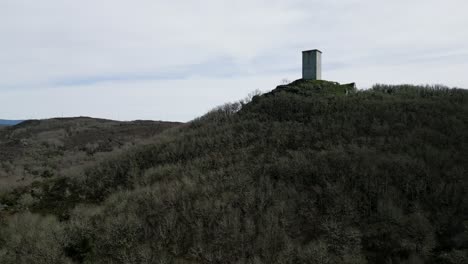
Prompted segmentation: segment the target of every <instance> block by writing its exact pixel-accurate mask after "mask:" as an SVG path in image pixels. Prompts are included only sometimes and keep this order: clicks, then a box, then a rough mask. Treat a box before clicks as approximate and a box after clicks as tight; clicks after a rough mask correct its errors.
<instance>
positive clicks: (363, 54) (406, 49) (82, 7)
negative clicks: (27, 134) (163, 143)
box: [0, 0, 468, 121]
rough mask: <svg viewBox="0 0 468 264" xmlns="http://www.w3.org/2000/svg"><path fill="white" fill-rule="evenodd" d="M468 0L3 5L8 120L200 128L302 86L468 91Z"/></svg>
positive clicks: (0, 108) (32, 0) (2, 105)
mask: <svg viewBox="0 0 468 264" xmlns="http://www.w3.org/2000/svg"><path fill="white" fill-rule="evenodd" d="M467 10H468V1H467V0H392V1H388V0H326V1H325V0H320V1H318V0H235V1H232V0H230V1H227V0H197V1H195V0H171V1H162V0H79V1H76V0H41V1H38V0H0V72H1V74H0V76H1V78H0V118H9V119H26V118H27V119H29V118H50V117H60V116H92V117H102V118H110V119H119V120H134V119H153V120H174V121H188V120H191V119H193V118H195V117H197V116H199V115H202V114H204V113H205V112H206V111H208V110H210V109H211V108H213V107H214V106H217V105H220V104H223V103H225V102H229V101H235V100H238V99H242V98H243V97H245V96H246V95H247V94H248V93H249V92H251V91H253V90H256V89H259V90H261V91H268V90H271V89H273V88H274V87H275V86H276V85H278V84H280V82H281V80H282V79H284V78H287V79H289V80H295V79H298V78H300V77H301V51H302V50H306V49H316V48H317V49H320V50H322V51H323V58H322V60H323V68H324V69H323V74H322V76H323V78H324V79H326V80H332V81H338V82H342V83H345V82H356V83H357V84H358V87H360V88H368V87H370V86H371V85H372V84H374V83H390V84H398V83H413V84H445V85H448V86H456V87H465V88H468V15H467Z"/></svg>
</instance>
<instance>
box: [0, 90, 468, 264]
mask: <svg viewBox="0 0 468 264" xmlns="http://www.w3.org/2000/svg"><path fill="white" fill-rule="evenodd" d="M239 108H240V105H238V104H232V105H226V106H224V107H221V108H219V109H217V110H215V111H213V112H211V113H208V114H207V115H205V116H203V117H201V118H200V119H198V120H195V121H194V122H191V123H190V124H188V125H186V126H183V127H179V128H178V129H176V130H173V131H171V132H170V133H163V134H162V136H160V137H156V138H154V139H153V140H152V142H151V144H145V145H144V146H140V147H136V148H133V149H131V150H129V151H126V152H125V153H123V154H121V155H119V156H118V157H112V158H109V159H107V160H105V161H103V162H101V163H100V164H99V165H98V166H95V167H92V168H89V169H87V170H85V171H84V173H83V174H82V175H81V177H77V178H69V177H63V178H60V179H55V180H53V181H52V180H51V181H49V182H44V183H43V184H42V185H39V186H36V187H35V189H34V190H35V191H36V192H33V195H32V196H34V197H33V198H34V199H35V200H34V201H33V202H31V203H29V204H27V206H28V208H29V210H32V211H37V212H42V213H47V212H49V213H54V214H57V215H58V216H60V217H61V218H62V219H64V220H65V221H64V222H62V223H58V222H53V223H51V224H48V225H51V226H54V227H55V229H53V228H51V230H53V231H44V233H50V232H55V233H56V234H61V233H60V232H61V231H60V230H62V229H65V230H67V232H66V233H67V234H68V236H66V239H64V240H65V241H64V242H63V241H62V240H60V241H59V240H57V239H56V240H53V239H52V240H51V241H48V242H49V243H52V244H53V243H55V245H57V246H58V247H59V248H60V247H62V250H61V251H60V250H59V251H57V252H56V253H55V255H54V256H55V260H57V261H59V262H60V261H63V259H68V260H69V259H73V260H74V261H76V262H88V263H97V262H99V263H154V262H156V261H166V262H165V263H365V262H366V261H367V262H369V263H385V262H388V261H392V262H393V263H422V262H426V263H463V261H466V260H467V256H466V250H467V249H468V226H467V224H468V223H467V221H468V215H467V214H466V213H467V212H468V196H467V190H468V186H467V185H468V182H467V177H466V172H467V169H468V168H467V163H466V156H468V135H467V133H466V131H467V129H468V93H467V92H466V91H462V90H446V89H440V88H427V87H426V88H422V87H410V86H402V87H387V86H379V87H376V88H375V89H373V90H370V91H363V92H356V91H355V90H354V89H353V85H345V86H340V85H338V84H336V83H329V82H306V81H296V82H294V83H292V84H290V85H287V86H281V87H278V88H277V89H276V90H274V91H273V92H271V93H268V94H265V95H262V96H256V97H254V98H253V100H252V102H250V103H249V104H247V105H243V107H242V109H241V110H240V111H237V110H238V109H239ZM35 193H36V194H35ZM80 203H81V204H88V205H86V206H84V205H79V206H78V207H76V208H75V209H74V210H72V208H73V207H74V206H75V205H76V204H80ZM93 204H94V205H93ZM24 219H32V220H24V221H33V222H35V223H36V222H38V221H39V223H40V224H43V222H41V221H42V220H38V219H37V218H35V216H31V215H25V216H24ZM50 221H52V220H50ZM47 223H49V222H47ZM44 225H46V224H44ZM9 226H10V229H11V228H13V227H15V225H14V224H11V221H10V222H9ZM12 226H13V227H12ZM10 229H9V228H6V229H5V230H6V231H4V233H6V234H7V235H8V234H9V230H10ZM55 233H54V234H55ZM15 246H16V247H17V246H18V245H16V244H14V243H13V244H12V243H7V242H4V248H7V249H14V248H15ZM0 247H1V242H0ZM30 254H32V253H30ZM0 256H1V254H0ZM6 256H7V257H8V254H7V255H6ZM7 257H5V258H4V259H5V260H8V259H7ZM161 263H163V262H161Z"/></svg>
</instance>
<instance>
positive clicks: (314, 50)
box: [302, 49, 322, 53]
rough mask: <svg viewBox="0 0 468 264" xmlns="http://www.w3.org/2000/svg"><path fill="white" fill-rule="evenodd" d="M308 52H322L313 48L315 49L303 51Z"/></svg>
mask: <svg viewBox="0 0 468 264" xmlns="http://www.w3.org/2000/svg"><path fill="white" fill-rule="evenodd" d="M306 52H320V53H322V52H321V51H320V50H318V49H313V50H304V51H303V52H302V53H306Z"/></svg>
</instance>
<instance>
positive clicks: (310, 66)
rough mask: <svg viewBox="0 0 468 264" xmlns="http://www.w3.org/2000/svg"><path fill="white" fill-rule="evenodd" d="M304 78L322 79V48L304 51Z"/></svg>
mask: <svg viewBox="0 0 468 264" xmlns="http://www.w3.org/2000/svg"><path fill="white" fill-rule="evenodd" d="M302 79H304V80H321V79H322V52H321V51H320V50H317V49H315V50H306V51H303V52H302Z"/></svg>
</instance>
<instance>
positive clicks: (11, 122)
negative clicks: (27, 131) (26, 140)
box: [0, 119, 23, 126]
mask: <svg viewBox="0 0 468 264" xmlns="http://www.w3.org/2000/svg"><path fill="white" fill-rule="evenodd" d="M21 122H23V120H6V119H0V126H14V125H16V124H19V123H21Z"/></svg>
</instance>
